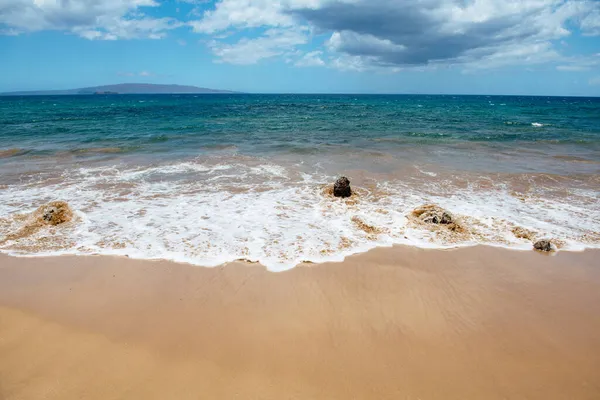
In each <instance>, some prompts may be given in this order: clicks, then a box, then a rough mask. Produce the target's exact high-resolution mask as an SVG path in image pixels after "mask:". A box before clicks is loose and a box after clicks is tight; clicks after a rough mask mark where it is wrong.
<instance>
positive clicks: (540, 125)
mask: <svg viewBox="0 0 600 400" xmlns="http://www.w3.org/2000/svg"><path fill="white" fill-rule="evenodd" d="M531 126H535V127H536V128H541V127H542V126H544V124H540V123H539V122H532V123H531Z"/></svg>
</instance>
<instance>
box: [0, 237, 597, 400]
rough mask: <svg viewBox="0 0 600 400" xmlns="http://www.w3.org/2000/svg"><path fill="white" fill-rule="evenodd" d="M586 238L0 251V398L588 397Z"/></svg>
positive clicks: (592, 271)
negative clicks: (158, 257) (164, 256)
mask: <svg viewBox="0 0 600 400" xmlns="http://www.w3.org/2000/svg"><path fill="white" fill-rule="evenodd" d="M599 257H600V251H586V252H583V253H560V254H558V255H556V256H547V255H544V254H539V253H535V252H533V251H532V252H519V251H509V250H504V249H497V248H489V247H477V248H469V249H460V250H451V251H442V250H421V249H416V248H407V247H394V248H391V249H378V250H375V251H371V252H369V253H366V254H361V255H356V256H353V257H350V258H348V259H347V260H346V261H345V262H343V263H337V264H320V265H307V266H301V267H297V268H294V269H293V270H291V271H288V272H283V273H271V272H267V271H265V269H264V268H262V267H261V266H260V265H256V264H254V265H252V264H242V263H232V264H228V265H226V266H223V267H218V268H213V269H209V268H200V267H193V266H189V265H181V264H175V263H170V262H151V261H137V260H130V259H125V258H113V257H104V256H98V257H51V258H13V257H8V256H3V255H2V256H0V399H2V400H8V399H42V398H43V399H121V398H122V399H233V398H239V399H277V400H279V399H544V400H547V399H578V400H582V399H598V398H600V265H598V261H597V260H598V259H599Z"/></svg>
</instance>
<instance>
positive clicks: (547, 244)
mask: <svg viewBox="0 0 600 400" xmlns="http://www.w3.org/2000/svg"><path fill="white" fill-rule="evenodd" d="M533 248H534V249H536V250H537V251H545V252H548V251H554V250H555V249H556V246H554V244H553V243H552V242H551V241H550V240H547V239H542V240H538V241H537V242H535V243H534V244H533Z"/></svg>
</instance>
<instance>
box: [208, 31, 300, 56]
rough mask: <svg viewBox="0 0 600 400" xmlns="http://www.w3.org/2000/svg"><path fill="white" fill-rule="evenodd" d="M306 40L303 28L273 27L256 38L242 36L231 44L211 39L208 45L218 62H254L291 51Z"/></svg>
mask: <svg viewBox="0 0 600 400" xmlns="http://www.w3.org/2000/svg"><path fill="white" fill-rule="evenodd" d="M307 41H308V34H307V32H305V31H304V30H301V29H297V30H282V29H275V28H274V29H269V30H268V31H266V32H265V33H264V34H263V35H262V36H259V37H257V38H253V39H248V38H243V39H241V40H239V41H238V42H236V43H233V44H227V43H223V42H219V41H216V40H213V41H211V42H209V44H208V46H209V47H210V49H211V50H212V52H213V53H214V54H215V55H216V56H217V57H218V58H219V61H220V62H227V63H231V64H256V63H257V62H258V61H260V60H262V59H266V58H271V57H275V56H280V55H284V54H287V53H290V52H293V51H294V48H295V47H296V46H298V45H302V44H305V43H307Z"/></svg>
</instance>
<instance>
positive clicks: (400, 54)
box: [190, 0, 600, 71]
mask: <svg viewBox="0 0 600 400" xmlns="http://www.w3.org/2000/svg"><path fill="white" fill-rule="evenodd" d="M190 25H191V26H192V27H193V30H194V31H195V32H198V33H203V34H215V33H219V32H225V31H228V32H230V31H237V32H241V34H245V33H246V32H247V31H248V29H250V28H259V27H260V28H273V27H275V28H278V29H280V30H282V31H285V30H288V29H289V30H292V31H293V30H297V29H298V27H305V28H306V29H312V30H314V31H315V32H317V33H327V34H328V35H329V36H330V39H329V40H328V41H327V43H326V46H325V47H324V48H323V49H312V50H316V51H321V50H327V52H328V56H329V58H330V59H331V62H330V63H329V64H330V65H331V66H334V67H335V66H338V67H339V68H341V69H349V70H365V69H381V68H389V69H392V70H396V71H397V70H399V69H400V68H417V69H422V68H424V67H425V66H429V67H436V66H439V65H440V64H444V65H461V66H464V67H466V68H468V69H482V68H496V67H501V66H505V65H531V64H542V63H550V62H552V63H558V62H559V61H560V60H562V59H563V58H564V57H562V56H561V54H560V53H559V51H558V50H557V49H556V48H555V46H556V45H555V43H557V42H558V41H560V40H562V39H564V38H565V37H568V36H570V35H572V34H573V29H572V27H573V26H579V27H580V28H581V31H582V32H583V33H584V34H588V35H592V34H598V33H600V1H596V0H468V1H467V0H421V1H415V0H220V1H217V3H216V4H215V7H214V9H211V10H208V11H206V12H204V13H203V15H202V18H201V19H199V20H197V21H193V22H191V23H190ZM252 40H254V39H248V41H252ZM240 43H241V44H245V42H244V39H242V40H240ZM254 44H255V45H257V44H258V43H254ZM227 46H229V45H225V44H216V43H214V42H213V48H216V49H221V48H223V49H228V47H227ZM256 50H258V51H260V49H256ZM264 51H265V53H267V54H271V53H272V52H270V51H268V49H265V50H264ZM236 59H237V58H236ZM222 60H223V61H226V60H225V59H224V58H223V57H222ZM324 64H325V63H324Z"/></svg>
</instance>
